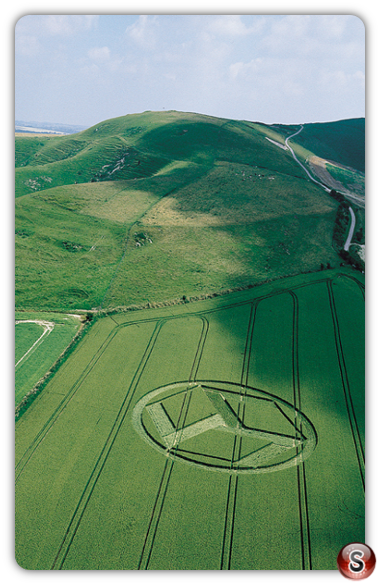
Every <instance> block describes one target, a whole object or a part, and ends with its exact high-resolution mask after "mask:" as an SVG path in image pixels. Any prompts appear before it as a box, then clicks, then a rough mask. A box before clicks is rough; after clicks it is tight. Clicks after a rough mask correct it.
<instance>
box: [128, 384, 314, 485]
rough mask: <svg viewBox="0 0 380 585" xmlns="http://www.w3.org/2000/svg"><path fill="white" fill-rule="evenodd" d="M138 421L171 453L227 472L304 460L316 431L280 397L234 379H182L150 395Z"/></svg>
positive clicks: (263, 470) (135, 420) (140, 429)
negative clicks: (235, 381)
mask: <svg viewBox="0 0 380 585" xmlns="http://www.w3.org/2000/svg"><path fill="white" fill-rule="evenodd" d="M132 420H133V425H134V427H135V429H136V430H137V432H138V433H139V434H140V435H141V436H142V437H143V438H144V440H146V441H147V442H148V443H149V444H150V445H151V446H152V447H153V448H155V449H156V450H158V451H160V452H161V453H163V454H164V455H165V456H166V457H170V458H173V459H179V460H182V461H184V462H186V463H188V464H190V465H195V466H197V467H203V468H208V469H210V470H214V471H221V472H225V473H268V472H271V471H279V470H281V469H286V468H288V467H291V466H293V465H298V464H299V463H301V462H302V461H305V459H307V458H308V457H309V456H310V455H311V453H312V452H313V451H314V449H315V446H316V443H317V435H316V432H315V429H314V427H313V425H312V423H311V422H310V421H309V419H308V418H307V417H306V416H305V415H304V414H303V413H302V412H301V411H299V410H297V409H296V408H294V406H293V405H291V404H289V403H288V402H286V401H284V400H282V399H281V398H279V397H277V396H274V395H272V394H269V393H267V392H264V391H262V390H258V389H256V388H251V387H249V386H242V385H239V384H235V383H232V382H216V381H199V382H191V383H188V382H178V383H176V384H170V385H169V386H163V387H161V388H158V389H156V390H153V391H152V392H150V393H148V394H146V395H145V396H144V397H143V398H141V400H139V402H138V403H137V404H136V406H135V408H134V410H133V415H132Z"/></svg>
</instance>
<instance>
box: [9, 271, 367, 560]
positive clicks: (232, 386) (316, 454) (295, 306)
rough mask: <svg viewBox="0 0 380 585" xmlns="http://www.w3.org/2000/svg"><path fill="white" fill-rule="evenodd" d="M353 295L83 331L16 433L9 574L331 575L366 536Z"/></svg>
mask: <svg viewBox="0 0 380 585" xmlns="http://www.w3.org/2000/svg"><path fill="white" fill-rule="evenodd" d="M363 288H364V287H363V277H362V275H361V274H360V273H358V272H354V271H352V270H350V269H336V270H329V271H321V272H319V273H315V274H310V275H300V276H297V277H294V278H291V279H283V280H280V281H277V283H272V284H266V285H263V286H261V287H257V288H254V289H251V290H247V291H245V292H240V293H234V294H231V295H227V296H224V297H218V298H215V299H211V300H207V301H199V302H197V303H187V304H183V305H180V306H177V307H170V308H163V309H155V310H146V311H138V312H129V313H115V314H113V315H112V316H109V317H105V318H102V319H99V320H97V321H96V322H95V323H94V325H93V326H92V328H91V329H90V331H89V333H88V334H87V335H86V336H85V337H84V338H83V339H82V341H81V342H80V343H79V345H78V346H77V348H76V349H75V351H74V352H73V353H72V354H71V356H70V357H69V358H68V359H67V361H66V362H65V363H64V364H63V365H62V366H61V368H60V369H59V370H58V372H57V373H56V375H55V376H54V378H53V379H52V380H51V381H50V382H49V384H48V385H47V387H46V388H45V390H44V392H43V394H42V395H41V396H40V398H39V399H38V400H36V401H35V402H34V403H33V404H32V405H31V406H30V408H29V409H28V410H27V411H26V412H25V414H24V415H23V416H22V417H21V419H20V420H19V421H18V423H17V425H16V464H17V465H16V478H17V483H16V558H17V562H18V563H19V564H20V565H21V566H22V567H24V568H27V569H42V570H44V569H58V570H59V569H63V570H70V569H82V570H84V569H116V570H117V569H124V570H125V569H126V570H128V569H149V570H156V569H174V570H176V569H189V570H191V569H203V570H206V569H210V570H219V569H222V570H225V569H231V570H235V569H243V570H245V569H248V570H249V569H258V570H266V569H268V568H270V569H272V570H281V569H288V570H298V569H299V570H302V569H316V570H332V569H336V557H337V554H338V552H339V550H340V549H341V548H342V546H343V545H345V544H347V542H351V541H355V540H359V541H364V539H365V538H364V455H363V453H364V383H363V378H364V359H363V357H364V356H363V352H364V318H363V310H364V308H363V307H364V290H363ZM353 332H354V334H353Z"/></svg>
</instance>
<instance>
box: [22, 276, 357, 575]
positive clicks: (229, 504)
mask: <svg viewBox="0 0 380 585" xmlns="http://www.w3.org/2000/svg"><path fill="white" fill-rule="evenodd" d="M340 276H341V277H346V278H348V279H350V280H352V281H353V282H354V283H355V284H356V285H357V286H358V287H359V290H360V292H361V294H362V295H363V300H364V299H365V297H364V290H365V287H364V285H363V284H362V283H361V282H360V281H359V280H358V279H356V278H355V277H354V276H352V275H348V274H345V273H343V272H342V273H338V272H334V275H329V274H328V273H327V274H326V273H325V274H323V275H321V277H322V278H318V277H317V276H316V277H315V278H314V279H313V280H312V281H311V282H303V283H302V282H301V283H298V284H294V285H292V284H290V286H288V287H286V288H285V287H281V288H278V289H275V290H270V291H267V294H263V295H262V296H257V297H256V298H253V299H252V298H239V299H237V301H236V302H233V300H232V302H228V301H227V302H226V303H225V304H222V305H221V306H214V307H213V308H211V307H210V308H203V307H202V308H201V310H198V311H196V310H195V311H186V312H185V311H183V312H181V313H179V314H176V315H166V316H160V315H157V316H155V315H154V314H152V316H150V315H146V314H142V315H138V317H140V318H138V319H135V320H133V321H132V320H131V321H129V320H128V321H126V322H121V323H119V322H118V321H117V320H115V319H113V317H112V316H110V318H111V320H112V321H113V322H114V323H115V326H114V327H113V328H112V329H111V330H110V331H109V332H108V333H106V338H105V339H104V338H103V341H102V342H101V345H100V347H98V349H97V350H96V352H95V353H93V354H92V357H91V359H89V361H88V363H87V364H86V366H85V367H84V368H83V370H82V372H81V373H80V374H79V376H78V377H77V378H76V380H75V381H74V383H72V385H71V386H70V389H69V391H68V392H67V394H66V395H65V396H64V397H63V399H62V400H61V402H60V404H59V405H58V406H57V408H56V409H55V410H54V412H53V413H52V414H51V416H50V417H49V419H48V420H47V421H46V423H45V425H44V426H43V427H42V428H41V429H40V431H39V432H38V433H37V435H36V436H35V438H34V439H33V441H32V442H31V443H30V445H29V447H28V448H27V449H26V451H25V452H24V454H23V455H22V457H21V459H20V461H19V462H18V464H17V466H16V471H17V472H18V475H17V478H16V481H17V480H18V479H19V478H20V476H21V474H22V472H23V470H24V468H25V466H26V465H27V464H28V462H29V461H30V459H31V457H33V454H34V453H35V452H36V450H37V449H38V447H39V445H40V443H41V441H43V439H44V438H45V437H46V435H47V434H48V433H49V432H50V430H51V429H52V428H53V426H54V424H55V422H56V421H57V420H58V419H59V417H60V415H61V414H62V412H63V411H64V409H65V408H66V406H68V404H69V403H70V401H71V400H72V399H73V397H74V396H75V394H76V393H77V392H78V390H79V389H80V388H81V386H82V384H83V383H84V381H85V380H86V378H87V376H88V375H89V374H90V373H91V372H92V370H93V369H94V368H95V367H96V365H97V363H98V361H99V360H100V358H101V357H102V355H103V354H104V352H105V351H106V350H107V348H108V346H109V344H110V343H111V341H112V340H113V339H114V337H115V336H116V335H117V333H118V332H119V331H120V330H121V329H123V328H124V327H129V326H131V325H135V324H141V323H154V324H155V325H154V329H153V332H152V333H151V334H150V337H149V340H147V342H146V345H143V346H142V348H141V353H142V355H141V354H140V355H141V358H138V359H140V361H139V362H138V365H137V366H136V368H135V369H134V372H133V378H132V380H131V382H130V384H129V386H128V387H127V388H125V396H124V398H123V399H122V403H121V406H120V408H119V410H118V412H117V414H116V417H115V419H114V420H113V422H111V425H112V426H111V430H110V431H109V432H108V431H107V437H106V438H105V440H104V443H103V441H102V445H99V451H98V453H99V455H98V457H97V459H96V462H95V464H94V466H93V467H92V470H90V473H89V476H88V479H87V478H86V479H87V481H86V479H85V481H86V484H85V486H84V489H83V491H82V493H81V494H80V496H79V497H78V501H77V503H76V505H75V502H73V504H74V505H75V508H73V512H72V515H71V518H70V520H69V521H68V524H67V527H66V530H65V532H64V534H63V535H61V538H62V540H61V542H60V545H59V547H58V549H57V552H56V554H55V557H54V560H53V562H52V565H51V567H50V568H51V569H55V570H57V569H58V570H59V569H62V568H64V564H65V561H66V558H67V556H68V554H69V552H70V549H71V546H72V544H73V542H74V540H75V537H76V534H77V531H78V529H79V526H80V524H81V521H82V518H83V516H84V514H85V512H86V509H87V506H88V504H89V502H90V500H91V497H92V494H93V492H94V489H95V487H96V484H97V482H98V479H99V478H100V476H101V474H102V471H103V469H104V467H105V465H106V463H107V460H108V457H109V455H110V453H111V451H112V447H113V445H114V442H115V440H116V438H117V436H118V434H119V431H120V429H121V427H122V425H123V423H124V420H125V418H126V415H127V413H128V411H129V410H130V407H131V404H132V401H133V397H134V396H135V393H136V391H137V389H138V387H139V383H140V379H141V376H142V374H143V372H144V370H145V368H146V367H147V364H148V363H149V360H150V356H151V354H152V352H153V349H154V347H155V345H156V343H157V340H158V339H159V335H160V332H161V330H162V327H163V326H164V325H165V324H166V323H168V322H170V321H172V320H173V319H183V318H189V317H191V318H194V317H195V318H197V319H200V321H201V322H202V330H201V332H200V335H199V338H198V343H197V346H196V350H195V355H194V359H193V361H192V362H191V368H190V373H189V376H188V379H187V384H188V388H187V390H184V393H183V399H182V405H181V406H180V413H179V417H178V420H177V423H176V427H175V431H174V432H175V439H174V442H173V444H172V445H170V446H168V453H167V455H168V456H167V458H166V460H163V469H162V473H161V478H160V481H159V485H158V487H156V489H157V492H156V493H155V497H154V498H153V499H152V508H151V511H150V516H149V522H148V523H147V527H146V532H145V536H144V541H143V545H142V549H141V553H140V557H139V562H138V567H137V568H138V569H139V570H145V569H148V568H149V565H150V562H151V559H152V553H153V550H154V545H155V541H156V536H157V533H158V529H159V524H160V521H161V518H162V514H163V511H164V509H165V501H166V495H167V493H168V488H169V483H170V481H171V477H172V471H173V467H174V463H175V454H176V452H177V450H178V448H179V445H180V441H181V435H182V433H183V429H184V428H185V422H186V418H187V414H188V412H189V406H190V401H191V398H192V392H191V389H192V388H194V384H196V382H197V375H198V370H199V367H200V363H201V359H202V355H203V351H204V347H205V343H206V338H207V335H208V331H209V319H208V315H211V314H213V313H215V312H220V311H223V310H228V309H231V308H236V307H240V306H248V305H249V306H250V309H249V313H248V311H247V316H246V317H245V318H246V321H245V323H246V325H245V326H246V327H247V329H246V334H245V335H246V338H245V342H244V340H242V349H243V347H244V354H243V358H242V369H241V374H240V385H239V384H237V383H233V382H228V384H229V383H231V384H234V386H236V390H237V391H236V393H235V394H236V395H237V396H238V395H239V396H240V397H241V400H239V402H238V408H237V417H238V419H239V420H241V421H243V420H244V414H245V408H246V401H245V400H244V396H245V395H246V394H247V385H248V381H249V368H250V360H251V353H252V348H253V339H254V331H255V322H256V316H257V311H258V307H259V305H260V303H261V301H263V300H266V299H270V298H273V297H276V296H278V295H284V294H285V293H286V294H289V295H290V297H291V299H292V305H293V312H292V313H291V309H290V307H289V319H292V328H290V327H291V325H290V322H289V342H290V340H291V359H292V365H291V370H290V372H292V374H291V375H290V376H289V382H290V383H291V384H292V386H293V405H294V420H293V421H290V418H289V417H287V418H289V421H290V422H291V423H292V424H293V425H294V428H295V435H294V436H295V438H298V439H301V437H302V436H303V435H302V424H303V421H302V417H301V421H299V417H298V418H297V421H298V422H297V424H296V422H295V421H296V417H297V415H298V413H299V412H301V387H300V373H299V347H298V345H299V311H300V309H299V301H298V296H297V294H296V291H298V290H299V289H303V288H305V287H309V286H313V285H315V284H317V283H318V284H321V283H324V284H325V286H326V287H327V291H328V300H329V303H330V311H331V319H332V324H333V330H334V338H335V347H336V354H337V360H338V365H339V369H340V373H341V380H342V388H343V393H344V397H345V403H346V408H347V414H348V420H349V424H350V428H351V433H352V437H353V441H354V444H355V451H356V456H357V460H358V463H359V469H360V474H361V478H362V482H363V489H364V455H363V448H362V444H361V438H360V435H359V430H358V424H357V420H356V416H355V411H354V405H353V401H352V397H351V391H350V386H349V380H348V374H347V369H346V363H345V357H344V348H343V345H342V339H341V333H340V329H339V320H338V315H337V310H336V306H335V299H334V293H333V287H332V284H333V281H334V280H335V279H336V278H339V277H340ZM323 277H324V278H323ZM327 306H328V305H327ZM327 310H328V309H327ZM291 315H292V317H291ZM290 335H291V337H290ZM195 343H196V338H195V340H194V344H195ZM144 344H145V342H144ZM243 344H244V345H243ZM144 347H145V349H144ZM289 355H290V354H289ZM136 363H137V362H136ZM189 365H190V364H189ZM289 367H290V365H289ZM198 382H199V383H201V380H199V381H198ZM239 386H240V390H239ZM238 392H240V394H238ZM266 393H267V394H269V393H268V392H266ZM289 400H291V399H289ZM280 410H281V409H280ZM283 414H284V413H283ZM301 414H302V412H301ZM284 416H287V415H286V414H284ZM289 416H290V415H289ZM306 422H307V421H305V424H306ZM305 428H306V427H305ZM241 449H242V436H241V435H239V434H238V433H236V434H235V437H234V440H233V449H232V455H231V460H230V469H231V470H232V467H233V463H234V461H235V460H236V459H239V458H240V453H241ZM301 451H302V447H298V446H296V457H297V456H299V457H301V460H299V459H298V461H299V462H298V464H297V465H296V467H297V471H296V475H295V476H294V477H295V478H296V481H297V485H298V517H299V542H300V563H301V562H302V569H303V570H311V569H312V553H311V534H310V519H309V509H308V494H307V481H306V462H305V461H304V460H302V453H301ZM95 456H96V455H95ZM297 458H298V457H297ZM195 464H196V463H195ZM210 469H212V465H211V466H210ZM238 476H239V473H238V472H237V471H236V469H234V470H232V471H231V472H230V473H229V478H228V482H227V484H226V486H227V489H226V493H225V508H224V510H225V511H224V528H223V533H222V535H221V537H220V538H221V540H220V559H219V564H220V566H219V568H220V570H231V564H233V558H232V557H233V541H234V530H235V512H236V509H237V502H238V499H237V498H238V488H239V477H238ZM295 485H296V484H295ZM224 489H225V488H224ZM295 489H296V488H295V487H294V491H295Z"/></svg>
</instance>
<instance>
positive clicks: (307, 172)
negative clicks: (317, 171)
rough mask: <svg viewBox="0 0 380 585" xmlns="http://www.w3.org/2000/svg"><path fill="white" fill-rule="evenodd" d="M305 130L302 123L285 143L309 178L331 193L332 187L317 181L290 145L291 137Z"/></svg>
mask: <svg viewBox="0 0 380 585" xmlns="http://www.w3.org/2000/svg"><path fill="white" fill-rule="evenodd" d="M302 130H303V126H302V125H301V128H300V129H299V130H297V132H295V133H294V134H292V135H291V136H288V137H287V139H286V140H285V144H286V146H287V147H288V148H289V150H290V152H291V153H292V155H293V158H294V160H295V161H296V162H298V164H299V165H300V167H302V168H303V170H304V171H305V173H306V174H307V176H308V177H309V179H310V180H311V181H313V182H314V183H317V185H320V186H321V187H322V188H323V189H324V190H325V191H327V192H328V193H330V191H331V189H329V188H328V187H326V185H324V184H323V183H321V182H320V181H317V180H316V179H314V177H312V176H311V174H310V173H309V171H308V170H307V168H306V167H305V166H304V165H303V164H302V163H301V162H300V161H299V160H298V158H297V157H296V155H295V153H294V150H293V149H292V147H291V146H289V144H288V141H289V140H290V139H291V138H294V136H297V134H299V133H300V132H302Z"/></svg>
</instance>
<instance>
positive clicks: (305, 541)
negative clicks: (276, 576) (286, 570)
mask: <svg viewBox="0 0 380 585" xmlns="http://www.w3.org/2000/svg"><path fill="white" fill-rule="evenodd" d="M289 293H290V295H291V297H292V300H293V335H292V339H293V343H292V370H293V401H294V423H293V424H294V428H295V429H296V434H295V438H296V439H300V438H301V437H302V419H301V422H300V429H299V431H298V425H297V413H298V411H301V387H300V373H299V351H298V340H299V333H298V328H299V304H298V298H297V295H296V294H295V293H294V292H293V291H289ZM296 453H297V455H298V453H299V448H298V447H297V448H296ZM297 484H298V510H299V519H300V534H301V550H302V570H311V569H312V563H311V543H310V522H309V510H308V505H307V490H306V471H305V463H304V462H303V461H302V462H301V463H300V464H299V465H297Z"/></svg>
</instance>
